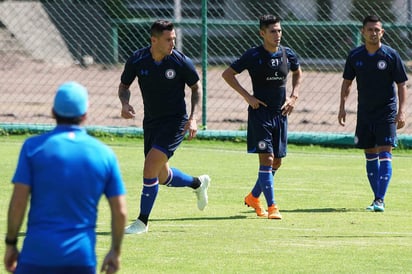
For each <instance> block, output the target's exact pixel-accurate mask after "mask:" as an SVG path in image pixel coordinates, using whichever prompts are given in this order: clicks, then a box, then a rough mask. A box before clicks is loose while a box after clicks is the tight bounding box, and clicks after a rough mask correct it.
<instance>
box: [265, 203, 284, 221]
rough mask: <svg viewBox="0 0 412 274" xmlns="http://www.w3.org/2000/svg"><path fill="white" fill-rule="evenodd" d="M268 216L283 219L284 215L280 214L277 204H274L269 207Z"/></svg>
mask: <svg viewBox="0 0 412 274" xmlns="http://www.w3.org/2000/svg"><path fill="white" fill-rule="evenodd" d="M268 218H269V219H278V220H280V219H282V215H280V212H279V208H278V206H277V204H273V205H271V206H270V207H269V208H268Z"/></svg>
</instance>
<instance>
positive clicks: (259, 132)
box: [244, 110, 270, 217]
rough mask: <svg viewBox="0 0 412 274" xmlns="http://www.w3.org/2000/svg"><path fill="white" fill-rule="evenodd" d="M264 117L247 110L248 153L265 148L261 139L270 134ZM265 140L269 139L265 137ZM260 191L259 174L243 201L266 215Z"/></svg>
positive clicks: (261, 114) (258, 213)
mask: <svg viewBox="0 0 412 274" xmlns="http://www.w3.org/2000/svg"><path fill="white" fill-rule="evenodd" d="M265 120H266V117H265V115H264V113H262V112H261V111H258V110H249V112H248V129H247V151H248V153H260V150H261V149H262V148H263V149H266V147H267V146H266V142H265V141H262V140H264V139H265V136H267V135H268V134H270V133H269V132H268V130H267V129H265V128H264V125H263V123H264V121H265ZM266 139H267V141H268V140H269V139H268V138H267V137H266ZM261 193H262V187H261V184H260V181H259V174H258V177H257V180H256V182H255V184H254V186H253V188H252V190H251V192H250V193H249V194H248V195H246V196H245V198H244V203H245V205H247V206H248V207H252V208H253V209H254V210H255V212H256V215H258V216H259V217H266V216H267V212H266V210H265V209H264V208H263V206H262V205H261V203H260V199H259V196H260V194H261Z"/></svg>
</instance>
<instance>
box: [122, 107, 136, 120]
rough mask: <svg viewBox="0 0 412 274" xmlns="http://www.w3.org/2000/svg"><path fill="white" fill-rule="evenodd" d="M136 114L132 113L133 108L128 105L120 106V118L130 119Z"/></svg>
mask: <svg viewBox="0 0 412 274" xmlns="http://www.w3.org/2000/svg"><path fill="white" fill-rule="evenodd" d="M135 114H136V112H135V111H134V108H133V107H132V106H131V105H129V104H124V105H123V106H122V112H121V116H122V117H123V118H125V119H132V118H134V116H135Z"/></svg>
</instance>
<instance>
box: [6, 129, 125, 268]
mask: <svg viewBox="0 0 412 274" xmlns="http://www.w3.org/2000/svg"><path fill="white" fill-rule="evenodd" d="M12 182H13V183H22V184H26V185H28V186H30V187H31V199H30V209H29V214H28V223H27V231H26V237H25V239H24V245H23V248H22V251H21V254H20V257H19V261H20V262H24V263H27V264H35V265H41V266H96V254H95V243H96V235H95V227H96V220H97V208H98V203H99V200H100V198H101V196H102V195H105V196H106V197H107V198H110V197H115V196H118V195H124V194H125V192H126V190H125V187H124V184H123V181H122V178H121V173H120V169H119V166H118V162H117V159H116V156H115V154H114V153H113V151H112V150H111V149H110V148H109V147H107V146H106V145H104V144H103V143H101V142H100V141H98V140H97V139H95V138H93V137H91V136H90V135H88V134H87V133H86V131H85V129H82V128H81V127H79V126H70V125H58V126H57V127H56V128H55V129H54V130H52V131H51V132H49V133H45V134H42V135H38V136H34V137H30V138H29V139H27V140H26V141H25V142H24V144H23V146H22V149H21V152H20V157H19V160H18V165H17V169H16V172H15V174H14V177H13V179H12Z"/></svg>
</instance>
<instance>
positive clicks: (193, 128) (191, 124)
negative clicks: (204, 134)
mask: <svg viewBox="0 0 412 274" xmlns="http://www.w3.org/2000/svg"><path fill="white" fill-rule="evenodd" d="M188 131H189V136H188V137H187V139H188V140H189V141H190V140H192V139H193V138H195V137H196V134H197V123H196V119H189V120H188V121H187V122H186V125H185V128H184V130H183V133H182V134H183V135H184V134H186V132H188Z"/></svg>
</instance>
